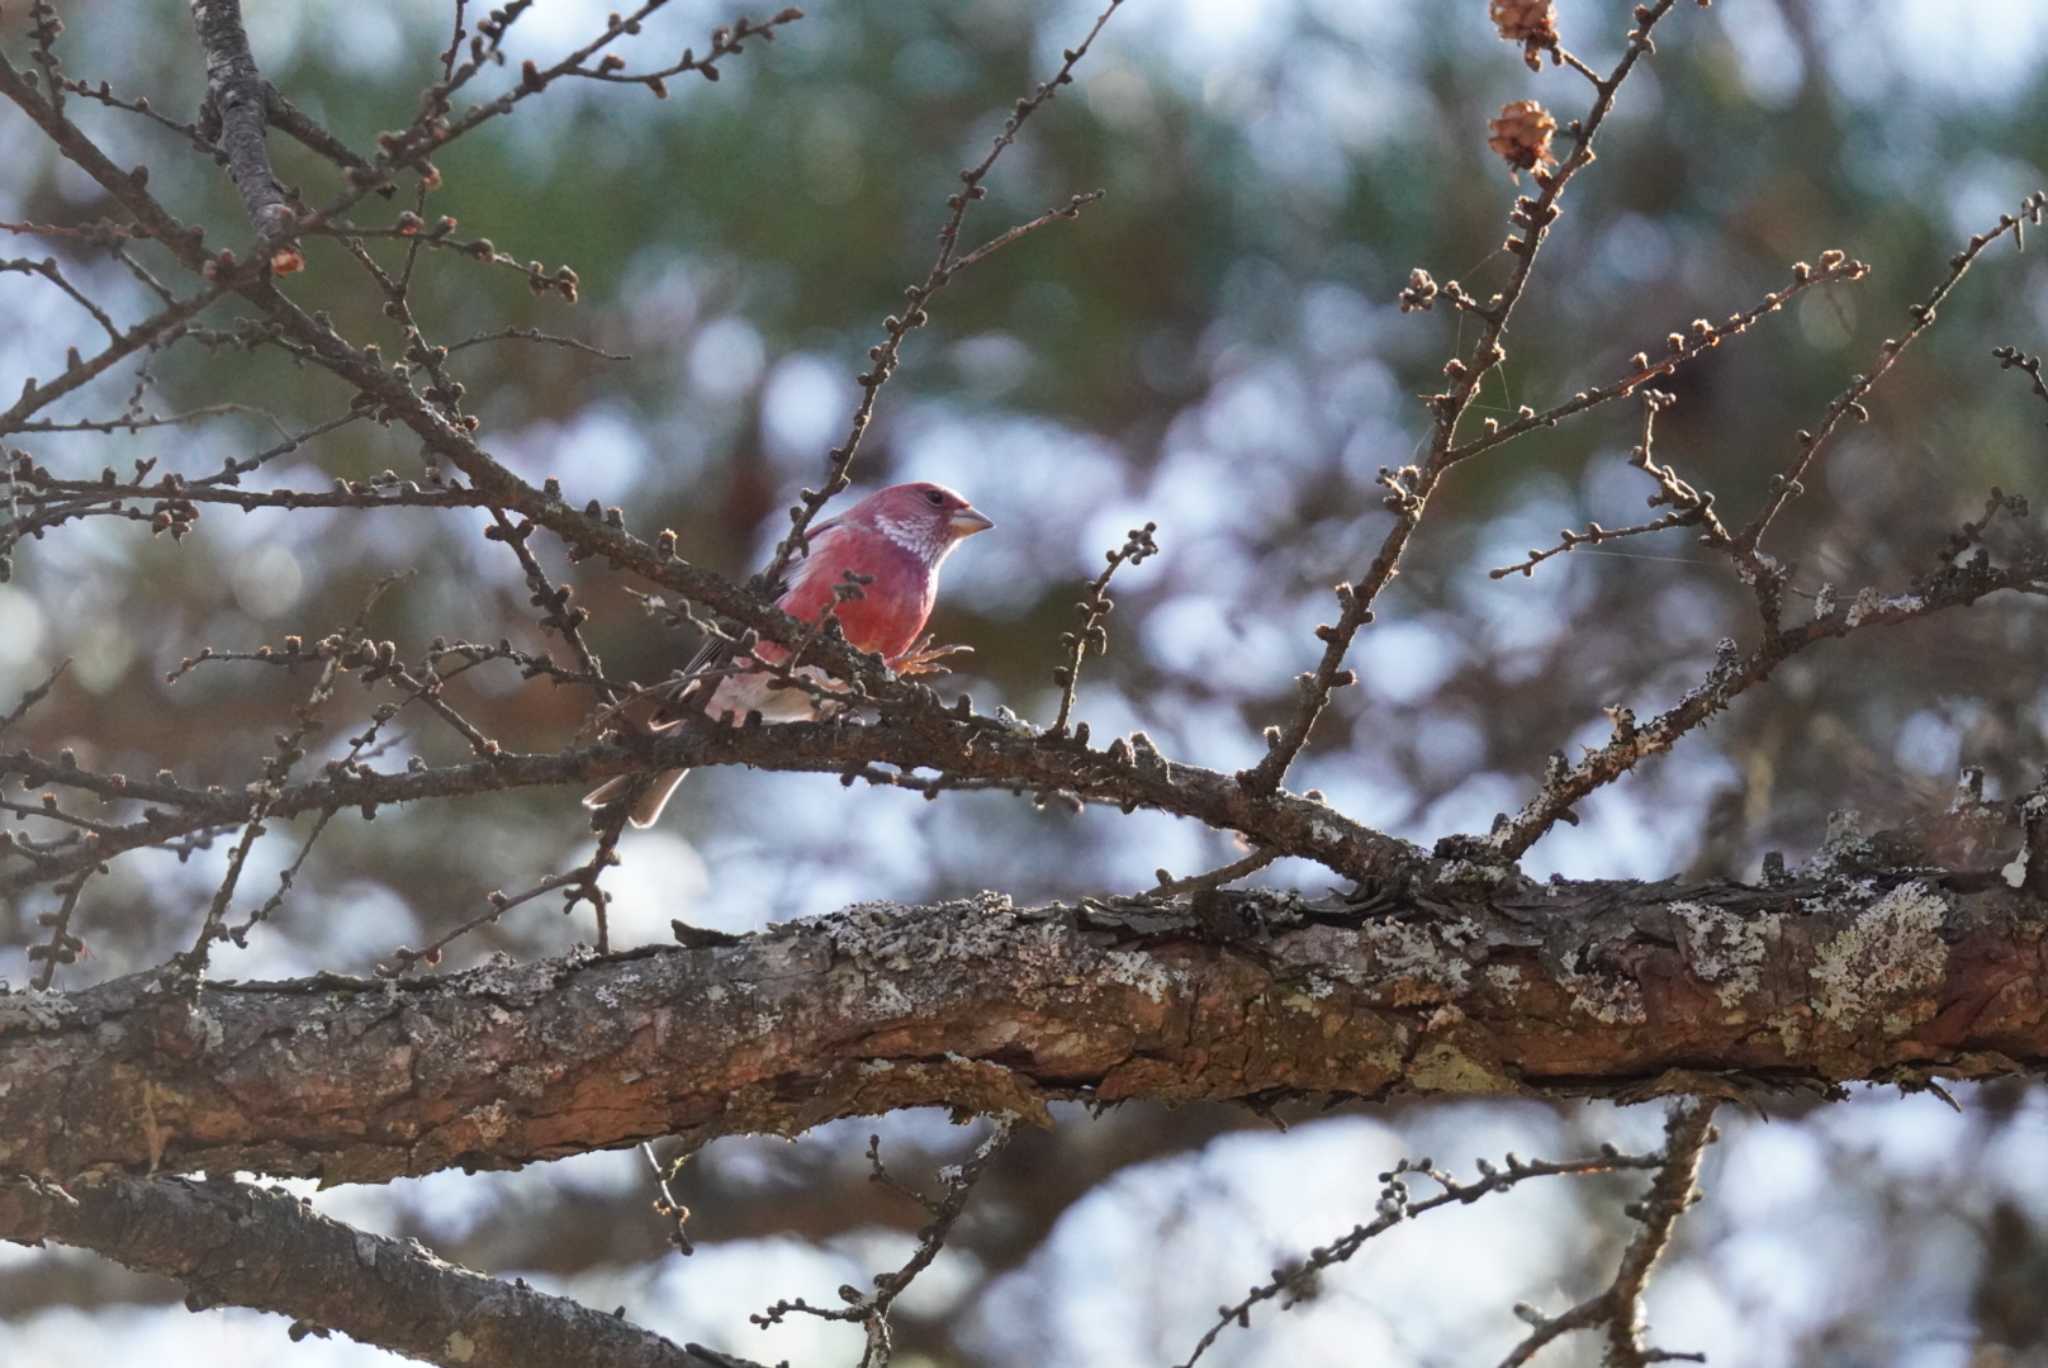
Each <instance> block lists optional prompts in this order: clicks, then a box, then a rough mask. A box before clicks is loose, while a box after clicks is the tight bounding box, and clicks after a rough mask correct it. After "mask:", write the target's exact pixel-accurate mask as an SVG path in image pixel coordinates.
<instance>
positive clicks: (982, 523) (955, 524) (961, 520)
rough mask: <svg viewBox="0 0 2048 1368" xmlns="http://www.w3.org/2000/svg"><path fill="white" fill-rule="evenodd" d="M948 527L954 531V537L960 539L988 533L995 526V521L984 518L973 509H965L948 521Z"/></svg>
mask: <svg viewBox="0 0 2048 1368" xmlns="http://www.w3.org/2000/svg"><path fill="white" fill-rule="evenodd" d="M946 526H948V527H949V528H951V529H952V531H953V536H954V537H955V538H956V539H958V538H960V537H971V536H973V535H974V534H975V533H977V532H986V531H988V530H989V529H990V528H991V527H994V526H995V521H994V519H991V518H984V517H983V516H982V515H981V514H979V513H977V512H975V511H974V510H973V509H971V508H963V509H961V510H960V511H959V512H957V513H955V514H954V515H953V516H952V518H951V519H949V520H948V521H947V523H946Z"/></svg>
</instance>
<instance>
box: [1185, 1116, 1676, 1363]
mask: <svg viewBox="0 0 2048 1368" xmlns="http://www.w3.org/2000/svg"><path fill="white" fill-rule="evenodd" d="M1665 1162H1666V1161H1665V1156H1664V1155H1663V1154H1622V1153H1621V1152H1619V1151H1618V1150H1616V1149H1614V1148H1613V1147H1612V1146H1602V1147H1601V1152H1600V1155H1599V1156H1598V1157H1597V1158H1593V1159H1568V1160H1564V1161H1561V1162H1553V1161H1550V1160H1544V1159H1539V1160H1536V1161H1535V1162H1533V1163H1530V1162H1526V1161H1524V1160H1522V1159H1520V1158H1517V1157H1516V1156H1515V1155H1512V1154H1510V1155H1508V1156H1507V1161H1506V1165H1507V1166H1506V1167H1505V1168H1497V1167H1495V1166H1494V1165H1493V1164H1491V1163H1488V1162H1487V1161H1486V1160H1484V1159H1481V1160H1479V1161H1478V1162H1477V1165H1476V1167H1477V1168H1478V1170H1479V1177H1478V1179H1477V1180H1476V1181H1474V1182H1470V1183H1460V1182H1459V1181H1458V1180H1457V1179H1455V1178H1453V1177H1452V1176H1451V1175H1450V1174H1449V1173H1446V1172H1445V1171H1443V1170H1442V1169H1439V1168H1438V1167H1437V1166H1436V1164H1435V1163H1434V1162H1433V1161H1432V1160H1429V1159H1417V1160H1414V1161H1413V1162H1410V1161H1409V1160H1406V1159H1403V1160H1402V1161H1401V1162H1400V1163H1398V1164H1396V1165H1395V1166H1394V1167H1393V1168H1392V1169H1391V1170H1389V1171H1388V1172H1386V1173H1382V1174H1381V1175H1380V1182H1381V1184H1382V1185H1383V1186H1382V1187H1381V1188H1380V1200H1379V1206H1378V1214H1377V1215H1376V1216H1375V1217H1374V1218H1373V1219H1372V1220H1371V1221H1370V1222H1368V1223H1366V1224H1363V1225H1356V1226H1353V1227H1352V1228H1351V1229H1350V1230H1349V1231H1347V1232H1346V1233H1345V1234H1343V1235H1341V1236H1339V1237H1338V1238H1337V1239H1335V1240H1332V1241H1331V1242H1330V1243H1329V1244H1326V1245H1318V1246H1317V1247H1316V1248H1314V1249H1311V1250H1310V1251H1309V1252H1308V1255H1307V1256H1306V1257H1305V1258H1302V1259H1298V1260H1294V1261H1292V1262H1290V1263H1289V1264H1288V1265H1286V1266H1285V1267H1283V1268H1279V1269H1275V1270H1274V1273H1273V1277H1272V1280H1271V1281H1269V1282H1265V1283H1262V1284H1260V1285H1259V1286H1257V1287H1254V1288H1253V1289H1252V1290H1251V1291H1250V1292H1248V1293H1246V1294H1245V1296H1244V1297H1243V1299H1242V1300H1240V1301H1238V1302H1236V1303H1235V1304H1233V1305H1230V1306H1219V1307H1217V1308H1216V1317H1217V1319H1216V1324H1214V1325H1213V1326H1211V1327H1210V1328H1209V1330H1208V1332H1207V1333H1205V1334H1204V1335H1203V1336H1202V1338H1201V1339H1200V1340H1198V1341H1196V1343H1195V1349H1194V1352H1193V1353H1191V1354H1189V1355H1188V1356H1187V1358H1186V1359H1185V1360H1184V1361H1183V1362H1182V1364H1181V1368H1194V1365H1195V1362H1196V1360H1198V1359H1200V1358H1201V1357H1202V1355H1203V1354H1205V1353H1207V1352H1208V1351H1209V1348H1210V1347H1211V1346H1212V1345H1214V1344H1215V1343H1216V1341H1217V1339H1218V1338H1219V1337H1220V1336H1221V1335H1222V1334H1223V1332H1224V1331H1225V1330H1228V1329H1229V1328H1230V1327H1231V1326H1233V1325H1235V1326H1237V1327H1238V1328H1239V1329H1242V1330H1249V1329H1251V1324H1252V1311H1253V1310H1254V1309H1255V1308H1256V1307H1258V1306H1259V1305H1260V1304H1261V1303H1262V1302H1268V1301H1274V1300H1276V1299H1277V1300H1278V1301H1279V1309H1280V1310H1282V1311H1291V1310H1293V1309H1294V1307H1295V1306H1297V1305H1299V1304H1300V1303H1302V1302H1304V1301H1308V1300H1311V1299H1312V1298H1313V1297H1314V1296H1315V1295H1316V1294H1317V1292H1318V1291H1319V1290H1320V1288H1319V1284H1320V1282H1321V1280H1322V1275H1323V1274H1324V1273H1325V1272H1326V1271H1327V1270H1329V1269H1332V1268H1335V1267H1336V1266H1337V1265H1338V1264H1340V1263H1343V1262H1345V1261H1346V1260H1347V1259H1349V1258H1351V1256H1352V1255H1354V1254H1356V1253H1358V1251H1359V1250H1361V1249H1363V1248H1365V1246H1366V1243H1367V1241H1369V1240H1372V1239H1375V1238H1376V1237H1378V1236H1381V1235H1384V1234H1386V1233H1387V1232H1388V1231H1390V1230H1392V1229H1393V1228H1394V1227H1396V1226H1398V1225H1400V1224H1401V1223H1402V1222H1404V1221H1409V1220H1413V1219H1415V1218H1416V1217H1419V1216H1426V1215H1428V1214H1429V1213H1430V1212H1432V1211H1435V1210H1437V1209H1438V1208H1439V1207H1446V1206H1450V1205H1451V1204H1452V1203H1454V1202H1455V1203H1457V1204H1459V1205H1461V1206H1469V1205H1471V1204H1472V1203H1473V1202H1476V1201H1478V1200H1479V1199H1480V1198H1482V1197H1485V1196H1488V1195H1490V1194H1492V1193H1496V1192H1506V1191H1508V1190H1509V1189H1510V1188H1512V1187H1514V1186H1516V1185H1517V1184H1519V1183H1525V1182H1527V1181H1528V1180H1530V1179H1531V1178H1567V1177H1568V1178H1583V1177H1587V1176H1590V1175H1594V1174H1607V1173H1621V1172H1625V1171H1627V1170H1629V1169H1657V1168H1660V1167H1662V1166H1663V1165H1664V1163H1665ZM1411 1175H1412V1176H1411ZM1418 1177H1419V1178H1427V1179H1428V1180H1429V1181H1431V1182H1432V1183H1434V1184H1436V1185H1437V1186H1438V1187H1439V1188H1441V1189H1442V1191H1440V1192H1438V1193H1437V1194H1436V1195H1435V1196H1433V1197H1426V1198H1424V1199H1423V1200H1421V1201H1416V1200H1415V1199H1414V1198H1412V1197H1411V1196H1410V1195H1409V1192H1408V1186H1409V1184H1410V1183H1411V1182H1412V1181H1414V1178H1418Z"/></svg>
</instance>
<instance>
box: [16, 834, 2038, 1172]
mask: <svg viewBox="0 0 2048 1368" xmlns="http://www.w3.org/2000/svg"><path fill="white" fill-rule="evenodd" d="M1857 849H1859V850H1864V849H1866V848H1865V847H1858V848H1857ZM1997 858H2002V853H2001V854H2000V855H1998V856H1994V857H1992V864H1991V866H1990V872H1988V873H1986V872H1972V873H1968V874H1942V873H1939V872H1934V871H1927V870H1925V869H1924V866H1922V867H1919V871H1920V872H1916V869H1915V866H1913V865H1910V864H1907V865H1900V866H1897V867H1891V868H1883V867H1877V866H1870V867H1865V866H1862V865H1857V866H1854V867H1853V868H1850V867H1844V868H1843V869H1839V870H1831V871H1829V872H1827V873H1826V875H1825V876H1824V877H1823V876H1820V875H1817V876H1816V877H1815V878H1814V879H1812V880H1807V881H1787V882H1784V883H1782V884H1775V885H1770V886H1766V887H1750V886H1745V885H1739V884H1725V883H1724V884H1709V885H1698V886H1692V887H1681V886H1677V885H1673V884H1661V885H1642V884H1631V883H1585V884H1554V885H1536V884H1532V883H1528V882H1525V881H1521V880H1517V879H1512V878H1501V879H1499V880H1497V881H1494V882H1488V883H1478V884H1473V885H1468V886H1465V887H1462V888H1459V887H1442V886H1440V887H1436V888H1433V889H1429V890H1427V891H1426V892H1417V893H1414V894H1406V895H1404V894H1401V893H1398V892H1396V891H1393V890H1384V891H1381V892H1378V893H1375V894H1372V895H1370V896H1367V897H1365V898H1364V899H1363V900H1362V901H1356V902H1347V901H1345V900H1343V899H1326V900H1321V901H1307V900H1301V899H1296V898H1290V897H1283V896H1278V895H1271V894H1267V895H1259V894H1230V893H1214V894H1210V895H1208V896H1206V897H1204V898H1201V899H1198V900H1196V901H1195V903H1194V904H1193V906H1192V907H1188V906H1181V907H1178V908H1173V907H1165V908H1162V907H1161V906H1160V905H1158V904H1157V903H1153V902H1132V903H1128V904H1118V905H1116V906H1109V905H1105V904H1101V903H1084V904H1082V905H1081V906H1080V907H1079V908H1070V907H1062V906H1052V907H1045V908H1036V909H1028V910H1027V909H1019V908H1015V907H1012V906H1011V905H1010V904H1009V903H1008V901H1007V900H1005V899H1003V898H1001V897H998V896H995V895H984V896H983V898H981V899H980V900H978V901H972V902H953V903H941V904H937V905H933V906H928V907H901V908H885V907H882V906H880V905H874V904H864V905H862V906H861V907H858V908H854V909H850V910H848V911H847V912H844V913H840V914H838V915H835V916H831V917H824V918H818V919H814V920H811V921H806V922H800V923H793V924H790V925H787V926H783V927H779V928H777V929H775V930H774V931H772V932H768V933H764V934H761V935H757V936H752V937H748V938H746V939H744V940H742V941H740V942H739V943H737V944H735V945H731V946H721V947H715V948H704V949H693V950H684V949H669V950H644V951H640V952H637V953H633V954H628V955H624V956H615V957H610V958H597V957H594V956H588V955H585V956H579V957H570V958H567V959H560V960H553V961H548V962H544V963H540V964H535V965H530V966H524V967H516V968H515V967H492V968H486V969H480V970H476V971H473V972H470V973H466V974H459V975H453V976H450V977H447V978H422V979H406V980H398V981H388V980H387V981H381V982H380V981H376V980H356V979H346V978H340V977H336V976H322V977H320V978H316V979H309V980H302V981H295V982H287V983H271V984H240V985H237V984H219V985H212V986H205V987H200V988H195V987H194V986H193V985H192V984H191V982H190V980H189V979H176V978H173V977H169V976H148V975H144V976H137V977H133V978H128V979H122V980H117V981H115V982H112V983H108V984H104V985H101V986H99V987H96V988H91V989H86V990H83V991H81V992H77V993H74V994H71V995H68V996H66V997H61V998H60V997H56V996H53V995H49V994H36V993H18V994H14V995H11V996H0V1168H4V1169H9V1170H14V1171H20V1172H26V1173H29V1174H33V1175H37V1176H42V1177H52V1178H59V1179H63V1178H68V1177H69V1176H71V1175H75V1174H78V1173H81V1172H85V1171H88V1170H94V1169H106V1168H113V1169H123V1170H128V1171H132V1172H144V1171H172V1172H185V1171H192V1170H197V1169H206V1170H208V1171H214V1172H219V1171H227V1170H234V1169H248V1170H253V1171H256V1172H267V1173H274V1174H308V1175H318V1176H320V1177H321V1178H322V1179H323V1180H325V1181H327V1182H349V1181H377V1180H382V1179H386V1178H390V1177H393V1176H396V1175H399V1174H413V1173H428V1172H433V1171H435V1170H437V1169H443V1168H450V1167H476V1168H484V1167H507V1166H512V1165H518V1164H523V1163H528V1162H531V1161H533V1160H537V1159H548V1158H555V1157H559V1156H562V1155H567V1154H572V1153H577V1152H580V1151H584V1150H588V1149H593V1148H603V1147H609V1146H621V1145H626V1144H630V1143H634V1142H637V1141H640V1140H644V1139H647V1138H650V1137H654V1136H660V1135H668V1134H675V1135H681V1136H683V1137H685V1138H686V1139H687V1140H689V1141H691V1142H693V1143H702V1142H704V1141H706V1140H709V1139H712V1138H714V1137H716V1136H720V1135H732V1134H743V1133H749V1132H771V1133H777V1134H794V1133H797V1132H800V1131H803V1130H805V1129H808V1128H809V1127H812V1126H815V1125H818V1124H821V1123H823V1122H825V1121H829V1120H833V1119H836V1118H839V1117H844V1116H852V1115H865V1114H872V1113H879V1112H884V1111H889V1110H893V1109H897V1108H901V1107H912V1106H929V1105H944V1106H951V1107H957V1108H962V1109H965V1110H970V1111H978V1112H1014V1113H1017V1114H1020V1115H1023V1116H1026V1117H1035V1118H1038V1119H1040V1120H1043V1119H1044V1117H1045V1114H1046V1113H1045V1106H1046V1104H1047V1103H1049V1102H1051V1101H1054V1100H1060V1099H1072V1098H1087V1099H1091V1100H1095V1101H1099V1102H1114V1101H1123V1100H1129V1099H1152V1100H1160V1101H1169V1102H1191V1101H1201V1100H1244V1099H1255V1100H1259V1101H1261V1102H1270V1101H1272V1100H1274V1099H1276V1098H1285V1097H1288V1096H1301V1097H1305V1098H1325V1097H1359V1098H1379V1097H1385V1096H1387V1095H1390V1094H1394V1093H1400V1092H1457V1093H1479V1094H1491V1095H1497V1096H1551V1097H1559V1096H1579V1095H1601V1096H1614V1097H1622V1098H1628V1099H1634V1098H1639V1097H1645V1096H1650V1095H1656V1094H1663V1093H1679V1092H1703V1091H1704V1092H1709V1093H1723V1094H1728V1093H1734V1092H1739V1091H1741V1090H1743V1089H1745V1088H1748V1087H1754V1086H1761V1087H1795V1088H1806V1089H1814V1090H1832V1089H1833V1088H1834V1087H1835V1086H1836V1085H1837V1084H1840V1083H1842V1082H1846V1081H1849V1080H1855V1079H1872V1080H1888V1081H1893V1082H1898V1083H1900V1084H1902V1085H1906V1086H1925V1085H1931V1084H1933V1082H1934V1080H1935V1079H1937V1078H1949V1077H1965V1078H1977V1077H1991V1076H1999V1075H2005V1074H2012V1073H2018V1072H2024V1071H2026V1070H2027V1069H2028V1068H2029V1067H2030V1061H2033V1060H2037V1059H2040V1058H2043V1057H2048V998H2044V996H2043V994H2042V993H2041V992H2040V990H2039V987H2038V985H2039V983H2040V981H2041V978H2042V961H2043V957H2044V937H2048V932H2044V927H2048V915H2044V913H2048V908H2044V907H2043V906H2042V904H2041V902H2040V900H2039V899H2038V898H2034V897H2032V896H2029V895H2027V894H2024V893H2021V892H2017V891H2015V890H2014V889H2013V888H2011V887H2009V886H2008V885H2009V882H2010V881H2009V880H2006V879H2002V878H2000V877H1999V876H1998V874H1997V872H1996V859H1997Z"/></svg>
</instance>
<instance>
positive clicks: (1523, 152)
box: [1486, 100, 1557, 171]
mask: <svg viewBox="0 0 2048 1368" xmlns="http://www.w3.org/2000/svg"><path fill="white" fill-rule="evenodd" d="M1487 127H1488V128H1489V129H1490V130H1491V132H1492V134H1493V136H1492V137H1490V138H1488V139H1487V140H1486V145H1487V146H1488V147H1490V148H1492V149H1493V150H1494V151H1496V152H1498V153H1500V155H1501V156H1502V157H1504V158H1505V159H1506V160H1507V164H1508V165H1509V166H1512V167H1514V168H1515V170H1517V171H1534V170H1538V169H1539V168H1545V167H1551V166H1555V165H1557V159H1556V158H1555V157H1552V156H1551V155H1550V138H1551V135H1552V134H1554V133H1556V132H1557V120H1556V119H1554V118H1552V117H1551V115H1550V111H1549V110H1547V109H1545V108H1544V107H1543V106H1542V105H1540V104H1537V103H1536V102H1535V101H1534V100H1516V101H1514V102H1512V103H1510V104H1505V105H1502V106H1501V109H1500V116H1499V117H1498V118H1496V119H1494V120H1493V122H1492V123H1490V124H1489V125H1487Z"/></svg>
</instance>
